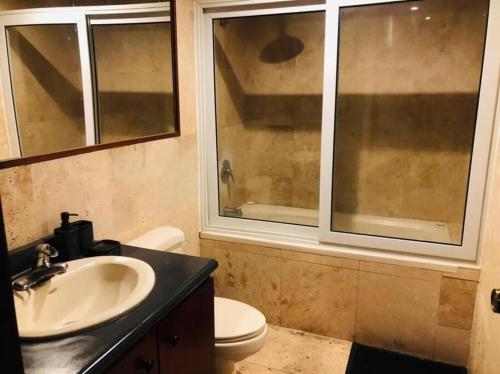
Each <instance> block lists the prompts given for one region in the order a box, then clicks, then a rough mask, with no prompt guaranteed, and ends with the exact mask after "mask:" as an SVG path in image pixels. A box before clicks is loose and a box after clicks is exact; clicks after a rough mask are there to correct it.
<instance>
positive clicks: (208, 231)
mask: <svg viewBox="0 0 500 374" xmlns="http://www.w3.org/2000/svg"><path fill="white" fill-rule="evenodd" d="M406 1H411V0H406ZM390 2H401V0H383V1H382V0H363V1H361V0H326V4H319V5H312V6H311V5H309V6H293V5H291V4H293V1H286V0H284V1H283V0H267V1H266V0H248V1H235V0H198V1H197V40H196V41H197V52H198V54H197V57H198V95H197V99H198V113H199V127H198V130H199V134H200V135H199V139H200V144H199V147H200V159H199V161H200V187H201V188H200V195H201V199H200V211H201V218H200V225H201V231H202V237H210V238H218V237H219V238H221V239H223V240H227V238H229V237H233V238H234V239H235V240H236V241H241V242H249V243H250V242H254V243H261V245H262V244H263V245H265V244H266V243H269V245H271V246H274V247H276V246H278V247H282V248H290V249H295V250H300V249H299V248H300V246H301V245H302V249H303V250H306V251H310V252H316V253H323V254H326V253H329V252H331V253H340V254H342V253H344V254H352V255H355V256H358V257H359V256H361V257H362V256H363V255H362V253H365V254H368V255H369V256H371V257H380V258H381V259H384V261H387V259H388V258H393V259H398V261H399V259H401V258H404V256H406V257H407V258H409V259H410V258H411V259H412V260H411V261H414V259H415V258H421V259H422V260H421V261H424V262H426V261H428V263H436V261H437V262H440V261H441V263H446V264H449V263H461V264H464V265H466V266H467V264H471V263H473V262H475V261H477V259H478V240H479V233H480V224H481V216H482V210H483V200H484V190H485V183H486V174H487V169H488V163H489V157H490V142H491V137H492V130H493V122H494V112H495V106H496V96H497V90H498V78H499V71H500V50H499V49H498V48H496V45H498V44H499V43H500V37H499V36H498V35H500V2H498V1H495V0H491V1H490V9H489V17H488V26H487V39H486V47H485V56H484V62H483V70H482V79H481V87H480V100H479V108H478V115H477V124H476V132H475V137H474V145H473V150H474V151H473V157H472V161H471V170H470V182H469V190H468V197H467V205H466V215H465V221H464V235H463V243H462V245H460V246H457V245H448V244H439V243H429V242H422V241H414V240H410V239H408V240H405V239H395V238H382V237H376V236H368V235H362V234H348V233H338V232H332V231H331V230H330V227H331V221H330V220H331V218H330V217H331V207H332V204H331V203H332V176H333V162H332V161H333V146H334V118H335V115H334V114H335V107H334V105H335V95H336V74H337V37H338V35H337V34H338V22H339V21H338V15H339V9H340V7H343V6H353V5H364V4H377V3H390ZM259 5H262V8H258V6H259ZM240 6H243V7H244V6H251V8H252V10H239V9H241V8H234V10H231V7H240ZM214 8H215V9H214ZM217 8H220V9H223V10H221V11H220V12H218V11H217ZM313 10H314V11H317V10H325V11H326V25H325V60H324V90H323V114H322V116H323V117H322V135H321V175H320V204H319V206H320V211H319V216H320V220H319V228H313V227H305V226H298V225H292V224H286V223H274V222H264V221H257V220H252V219H241V218H232V217H221V216H219V206H218V201H219V196H218V194H219V191H218V181H217V179H218V170H217V168H218V165H217V143H216V124H215V105H214V102H215V100H214V93H215V91H214V87H215V82H214V74H213V72H214V70H213V67H214V66H213V63H214V59H213V48H212V43H213V42H212V37H213V36H212V35H213V30H212V21H213V19H216V18H230V17H242V16H251V15H265V14H286V13H297V12H301V11H313ZM224 238H225V239H224ZM360 254H361V255H360ZM415 255H417V257H415ZM402 256H403V257H402ZM419 256H422V257H419ZM411 261H410V262H411ZM418 261H420V260H418ZM418 261H417V262H418Z"/></svg>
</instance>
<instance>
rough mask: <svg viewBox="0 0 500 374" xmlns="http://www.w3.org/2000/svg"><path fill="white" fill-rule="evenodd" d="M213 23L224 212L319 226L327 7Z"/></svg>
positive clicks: (220, 190)
mask: <svg viewBox="0 0 500 374" xmlns="http://www.w3.org/2000/svg"><path fill="white" fill-rule="evenodd" d="M213 27H214V33H213V46H214V61H215V62H214V67H215V96H216V100H215V102H216V115H217V121H216V126H217V142H218V150H217V155H218V161H219V169H220V170H221V171H220V174H222V173H224V163H226V165H230V168H231V172H232V174H231V175H232V178H230V179H224V178H220V184H219V210H220V212H221V214H222V215H225V216H233V217H234V216H235V215H236V216H239V217H240V218H251V219H255V220H265V221H275V222H286V223H294V224H301V225H310V226H318V205H319V171H320V143H321V105H322V92H323V75H322V71H323V54H324V51H323V46H324V36H325V35H324V28H325V14H324V12H308V13H296V14H283V15H281V14H278V15H263V16H253V17H238V18H220V19H217V20H216V21H214V24H213ZM254 30H258V32H255V31H254ZM221 176H222V175H221Z"/></svg>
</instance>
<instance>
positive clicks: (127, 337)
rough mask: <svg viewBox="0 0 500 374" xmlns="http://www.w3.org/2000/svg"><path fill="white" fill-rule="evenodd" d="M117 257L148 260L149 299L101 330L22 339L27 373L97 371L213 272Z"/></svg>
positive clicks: (145, 254) (160, 259)
mask: <svg viewBox="0 0 500 374" xmlns="http://www.w3.org/2000/svg"><path fill="white" fill-rule="evenodd" d="M122 254H123V256H128V257H134V258H137V259H140V260H142V261H144V262H147V263H148V264H149V265H151V267H152V268H153V269H154V271H155V275H156V282H155V285H154V287H153V290H152V291H151V293H150V294H149V295H148V297H147V298H146V299H145V300H144V301H143V302H142V303H141V304H139V306H137V307H136V308H135V309H133V310H131V311H130V312H128V313H127V314H125V315H124V316H122V317H120V318H118V319H116V320H114V321H111V322H109V323H106V324H104V325H102V326H98V327H95V328H92V329H89V330H85V331H82V332H77V333H76V334H75V335H71V336H67V337H62V338H59V339H57V338H55V339H52V340H47V341H37V342H30V341H22V342H21V349H22V355H23V362H24V369H25V372H26V373H35V372H36V373H37V374H38V373H51V374H52V373H100V372H102V371H103V369H105V368H106V367H107V366H109V365H110V363H112V362H114V361H115V360H116V359H117V358H118V357H120V356H121V355H122V354H123V353H125V352H126V351H127V350H128V349H129V348H130V347H132V346H133V345H134V343H135V342H137V341H138V340H139V339H140V338H141V337H142V336H144V335H145V334H146V333H147V332H148V331H149V330H150V329H151V327H153V326H154V325H156V324H157V323H158V322H159V321H160V320H161V319H162V318H163V317H164V316H165V315H167V314H168V312H170V311H171V310H172V309H173V308H174V307H175V306H176V305H177V304H179V302H180V301H182V300H183V299H184V298H185V297H186V296H188V295H189V294H190V293H191V292H192V291H194V290H195V289H196V288H197V287H198V286H199V285H200V284H201V283H203V281H205V280H206V279H207V278H208V277H209V276H210V274H211V273H212V272H213V271H214V270H215V269H216V268H217V262H216V261H215V260H210V259H205V258H199V257H192V256H184V255H178V254H175V253H168V252H160V251H152V250H148V249H143V248H135V247H128V246H122ZM82 287H85V285H84V284H82Z"/></svg>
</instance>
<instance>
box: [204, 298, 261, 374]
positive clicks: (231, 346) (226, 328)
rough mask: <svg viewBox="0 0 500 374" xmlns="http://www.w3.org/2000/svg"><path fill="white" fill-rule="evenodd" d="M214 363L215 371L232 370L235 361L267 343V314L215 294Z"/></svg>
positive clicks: (220, 372) (228, 371)
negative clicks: (265, 315)
mask: <svg viewBox="0 0 500 374" xmlns="http://www.w3.org/2000/svg"><path fill="white" fill-rule="evenodd" d="M214 307H215V360H216V361H215V366H216V371H217V374H226V373H228V374H229V373H232V372H233V370H234V363H235V362H238V361H241V360H243V359H245V358H246V357H248V356H250V355H253V354H254V353H257V352H258V351H259V350H260V349H261V348H262V347H264V344H265V342H266V334H267V324H266V317H264V315H263V314H262V313H261V312H260V311H258V310H257V309H255V308H253V307H251V306H250V305H247V304H244V303H241V302H239V301H236V300H231V299H226V298H223V297H216V298H215V300H214Z"/></svg>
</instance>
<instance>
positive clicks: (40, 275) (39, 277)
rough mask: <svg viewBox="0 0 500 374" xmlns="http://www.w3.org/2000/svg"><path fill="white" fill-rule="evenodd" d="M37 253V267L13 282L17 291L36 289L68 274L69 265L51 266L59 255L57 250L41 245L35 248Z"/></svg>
mask: <svg viewBox="0 0 500 374" xmlns="http://www.w3.org/2000/svg"><path fill="white" fill-rule="evenodd" d="M35 252H36V266H35V268H34V269H33V270H32V271H30V272H29V273H28V274H26V275H21V276H20V277H19V278H17V279H15V280H14V281H13V282H12V287H14V289H15V290H16V291H27V290H29V289H30V288H31V287H35V286H37V285H39V284H42V283H44V282H46V281H48V280H49V279H50V278H52V277H53V276H55V275H58V274H62V273H65V272H66V269H67V268H68V264H66V263H60V264H51V263H50V259H51V258H53V257H57V256H58V255H59V253H58V252H57V249H55V248H54V247H52V246H51V245H50V244H47V243H41V244H38V245H37V246H36V247H35Z"/></svg>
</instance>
